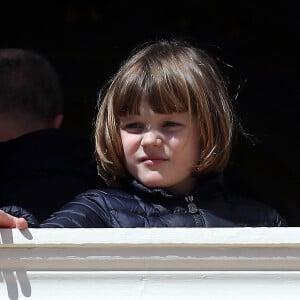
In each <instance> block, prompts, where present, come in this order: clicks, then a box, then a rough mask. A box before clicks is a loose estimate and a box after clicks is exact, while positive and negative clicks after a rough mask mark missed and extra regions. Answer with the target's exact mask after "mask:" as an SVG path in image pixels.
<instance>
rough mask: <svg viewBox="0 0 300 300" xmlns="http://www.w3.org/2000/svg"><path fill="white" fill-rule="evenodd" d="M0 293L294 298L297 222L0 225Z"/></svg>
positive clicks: (298, 295) (299, 288) (299, 241)
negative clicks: (231, 225) (217, 225)
mask: <svg viewBox="0 0 300 300" xmlns="http://www.w3.org/2000/svg"><path fill="white" fill-rule="evenodd" d="M0 299H1V300H2V299H39V300H43V299H72V300H73V299H80V300H82V299H85V300H86V299H105V300H108V299H116V300H119V299H121V300H124V299H130V300H135V299H149V300H150V299H151V300H153V299H155V300H157V299H172V300H174V299H188V300H191V299H222V300H224V299H243V300H244V299H251V300H254V299H255V300H257V299H263V300H266V299H272V300H274V299H281V300H282V299H300V228H226V229H220V228H219V229H213V228H210V229H206V228H200V229H197V228H183V229H181V228H163V229H161V228H151V229H147V228H136V229H29V230H24V231H19V230H16V229H13V230H11V229H0Z"/></svg>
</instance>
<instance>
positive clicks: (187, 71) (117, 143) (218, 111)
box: [95, 41, 233, 185]
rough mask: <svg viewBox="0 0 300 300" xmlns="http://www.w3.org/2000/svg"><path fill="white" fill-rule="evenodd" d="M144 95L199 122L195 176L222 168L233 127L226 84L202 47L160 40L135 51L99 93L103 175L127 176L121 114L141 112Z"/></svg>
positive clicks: (110, 180)
mask: <svg viewBox="0 0 300 300" xmlns="http://www.w3.org/2000/svg"><path fill="white" fill-rule="evenodd" d="M143 97H146V99H147V100H148V101H149V105H150V107H151V108H152V109H153V111H154V112H156V113H161V114H164V113H172V112H188V113H189V114H190V116H191V117H194V119H196V121H197V122H199V124H200V128H201V137H200V140H201V143H200V145H199V147H200V148H201V157H199V160H198V161H197V162H195V168H194V170H192V171H193V172H194V173H195V174H201V175H202V174H206V173H214V172H221V171H223V169H224V168H225V167H226V165H227V163H228V159H229V154H230V148H231V140H232V128H233V113H232V107H231V104H230V101H229V96H228V92H227V88H226V84H225V82H224V80H223V78H222V76H221V75H220V72H219V70H218V68H217V66H216V64H215V62H214V60H213V59H212V58H211V57H210V56H208V55H207V54H206V53H205V52H204V51H202V50H200V49H197V48H194V47H192V46H190V45H189V44H187V43H185V42H179V41H158V42H153V43H149V44H147V45H143V46H142V47H140V48H138V49H136V50H135V51H134V52H133V54H132V55H131V56H130V57H129V59H128V60H127V61H125V62H124V63H123V65H122V66H121V67H120V69H119V71H118V72H117V73H116V74H115V75H114V76H113V78H112V79H111V80H110V81H109V83H108V85H107V86H106V87H105V89H103V90H102V91H101V92H100V95H99V103H100V104H99V112H98V115H97V119H96V124H95V144H96V158H97V162H98V170H99V175H100V176H101V177H102V178H103V179H104V180H105V181H106V182H107V184H108V185H116V184H117V179H118V177H122V176H127V175H128V172H127V169H126V165H125V159H124V153H123V146H122V142H121V138H120V133H119V118H120V116H124V115H126V114H135V113H139V105H140V101H141V99H142V98H143ZM191 119H192V118H191Z"/></svg>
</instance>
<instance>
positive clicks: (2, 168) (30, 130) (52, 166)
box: [0, 49, 100, 221]
mask: <svg viewBox="0 0 300 300" xmlns="http://www.w3.org/2000/svg"><path fill="white" fill-rule="evenodd" d="M62 122H63V97H62V92H61V87H60V82H59V78H58V74H57V73H56V71H55V69H54V67H53V66H52V65H51V64H50V62H49V61H48V60H46V59H45V58H44V57H42V56H40V55H39V54H37V53H35V52H32V51H28V50H24V49H0V205H1V206H6V205H10V206H14V205H19V206H22V207H26V208H27V209H28V210H30V211H31V212H33V213H34V215H35V217H36V218H37V219H38V220H39V221H41V220H43V219H45V218H46V217H48V216H49V215H50V214H51V213H52V212H53V211H56V210H57V209H59V208H60V207H61V206H62V205H63V204H64V203H66V202H68V201H70V200H71V199H72V198H73V197H74V196H75V195H77V194H78V193H81V192H83V191H86V190H87V189H90V188H96V187H99V182H100V178H99V177H98V176H97V168H96V164H95V162H94V159H93V147H92V144H91V143H90V141H89V139H86V140H85V139H83V138H81V137H79V136H76V135H75V134H71V133H68V132H66V131H64V130H63V129H61V125H62Z"/></svg>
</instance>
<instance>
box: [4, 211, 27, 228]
mask: <svg viewBox="0 0 300 300" xmlns="http://www.w3.org/2000/svg"><path fill="white" fill-rule="evenodd" d="M0 228H18V229H26V228H28V223H27V221H26V220H25V219H24V218H16V217H13V216H11V215H9V214H7V213H5V212H4V211H3V210H0Z"/></svg>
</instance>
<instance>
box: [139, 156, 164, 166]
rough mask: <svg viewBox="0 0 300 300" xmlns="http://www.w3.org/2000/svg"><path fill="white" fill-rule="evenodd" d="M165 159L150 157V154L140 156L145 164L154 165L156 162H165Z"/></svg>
mask: <svg viewBox="0 0 300 300" xmlns="http://www.w3.org/2000/svg"><path fill="white" fill-rule="evenodd" d="M166 161H167V159H166V158H164V157H156V156H155V157H154V156H153V157H152V156H145V157H142V158H141V162H142V163H144V164H146V165H156V164H161V163H163V162H166Z"/></svg>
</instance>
